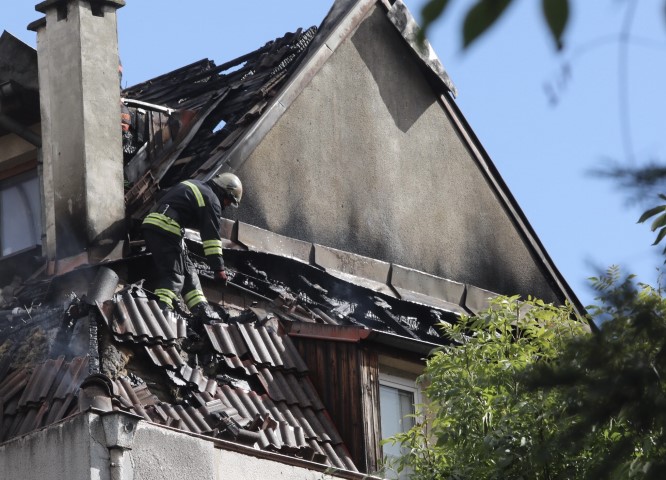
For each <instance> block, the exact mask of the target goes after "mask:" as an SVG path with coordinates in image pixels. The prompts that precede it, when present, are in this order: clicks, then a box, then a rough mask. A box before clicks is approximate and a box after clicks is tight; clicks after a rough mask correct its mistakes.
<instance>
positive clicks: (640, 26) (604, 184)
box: [0, 0, 666, 305]
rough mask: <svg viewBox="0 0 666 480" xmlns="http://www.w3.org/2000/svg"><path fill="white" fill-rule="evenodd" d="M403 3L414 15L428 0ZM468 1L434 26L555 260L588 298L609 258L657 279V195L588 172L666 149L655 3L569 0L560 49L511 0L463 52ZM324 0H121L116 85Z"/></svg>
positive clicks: (16, 7) (665, 46) (217, 56)
mask: <svg viewBox="0 0 666 480" xmlns="http://www.w3.org/2000/svg"><path fill="white" fill-rule="evenodd" d="M34 3H37V2H34ZM405 3H406V4H407V6H408V8H409V9H410V10H411V11H412V13H413V14H414V16H415V17H417V19H418V17H419V12H420V9H421V5H422V4H423V0H405ZM472 3H473V2H471V0H450V2H449V7H448V10H447V12H446V15H445V16H444V17H443V18H442V19H440V20H439V21H438V22H437V23H436V24H435V25H434V26H433V28H432V30H431V31H430V32H429V34H428V39H429V40H430V42H431V43H432V45H433V48H434V49H435V51H436V52H437V54H438V56H439V58H440V60H441V61H442V64H443V65H444V68H445V69H446V70H447V72H448V74H449V76H450V77H451V79H452V80H453V82H454V84H455V85H456V87H457V89H458V98H457V100H456V102H457V104H458V106H459V108H460V109H461V111H462V113H463V115H464V116H465V118H466V119H467V121H468V122H469V124H470V125H471V127H472V129H473V130H474V132H475V133H476V135H477V137H478V138H479V139H480V141H481V143H482V145H483V146H484V148H485V150H486V151H487V152H488V154H489V155H490V158H491V159H492V160H493V162H494V163H495V165H496V166H497V168H498V170H499V172H500V174H501V176H502V178H503V179H504V181H505V182H506V183H507V185H508V186H509V189H510V190H511V192H512V194H513V195H514V197H515V198H516V200H517V201H518V203H519V205H520V207H521V208H522V210H523V211H524V213H525V215H526V216H527V218H528V220H529V222H530V224H531V225H532V227H533V228H534V230H535V231H536V233H537V235H538V237H539V239H540V240H541V242H542V243H543V245H544V246H545V248H546V250H547V252H548V253H549V255H550V256H551V258H552V259H553V261H554V263H555V265H556V266H557V268H558V269H559V270H560V272H561V273H562V274H563V275H564V278H565V279H566V280H567V282H568V283H569V284H570V285H571V287H572V288H573V289H574V291H575V292H576V294H577V295H578V297H579V298H580V300H581V301H582V302H583V304H585V305H589V304H592V303H594V297H595V294H594V292H593V291H592V289H591V288H590V283H589V281H588V280H587V279H588V278H589V277H591V276H594V275H596V274H597V273H598V272H599V269H602V270H605V269H606V268H607V267H609V266H611V265H620V266H621V267H622V269H623V271H624V272H627V273H634V274H636V275H637V278H638V279H639V280H640V281H642V282H645V283H649V284H653V285H655V284H656V282H657V281H658V271H657V268H658V267H660V266H661V265H662V262H663V260H662V257H660V255H659V253H660V251H661V249H660V248H658V247H654V246H651V243H652V242H653V240H654V238H655V235H654V234H653V233H652V232H650V229H649V226H648V225H645V224H637V223H636V221H637V219H638V218H639V216H640V214H641V213H642V212H643V211H644V210H645V209H646V208H647V207H649V206H653V205H656V204H658V200H657V199H655V200H654V201H653V202H652V203H651V204H647V205H638V204H631V203H629V202H628V196H627V194H626V192H623V191H621V190H619V189H618V187H617V186H616V185H615V184H613V183H612V182H611V181H610V180H607V179H600V178H598V177H597V176H594V175H592V174H591V172H592V171H593V170H595V169H599V168H602V167H604V166H607V165H608V164H609V163H610V162H615V163H620V164H627V162H631V163H629V164H632V165H641V164H643V163H644V162H646V161H648V160H650V159H663V160H665V161H666V135H664V133H663V130H664V118H663V115H664V114H663V112H664V111H666V109H665V108H664V106H665V105H666V88H664V87H663V86H664V85H666V62H665V61H664V57H665V56H666V18H665V17H664V13H663V8H662V3H663V2H658V1H656V0H655V1H641V2H638V1H636V0H631V1H629V0H627V1H622V2H620V1H615V0H570V3H571V4H572V5H571V7H572V11H571V19H570V22H569V25H568V27H567V30H566V31H565V34H564V43H565V49H564V51H563V52H561V53H558V52H557V51H556V49H555V47H554V44H553V41H552V39H551V38H550V37H549V35H548V33H547V30H546V27H545V23H544V21H543V19H542V17H541V13H540V11H539V6H540V4H541V2H536V1H534V0H513V2H512V4H511V5H510V7H509V9H508V11H507V12H506V14H505V15H504V17H503V18H502V19H501V20H500V21H499V22H498V24H497V25H495V26H493V27H492V29H491V30H490V31H489V32H488V33H487V34H486V35H485V36H484V37H482V38H481V39H480V40H479V41H478V42H477V43H475V44H473V45H472V46H471V47H470V48H469V49H467V50H464V51H463V50H462V47H461V34H460V29H461V27H460V25H461V22H462V18H463V14H464V12H465V11H466V9H467V8H469V6H470V5H471V4H472ZM331 4H332V0H283V1H279V0H243V1H225V0H191V1H189V2H182V1H180V0H161V1H156V0H140V1H139V0H126V6H125V7H123V8H122V9H120V10H119V11H118V33H119V51H120V56H121V59H122V62H123V69H124V77H123V84H124V85H123V86H131V85H134V84H136V83H139V82H142V81H144V80H148V79H150V78H152V77H155V76H158V75H160V74H163V73H166V72H168V71H171V70H173V69H176V68H179V67H182V66H184V65H187V64H190V63H192V62H195V61H197V60H200V59H202V58H210V59H211V60H214V61H215V62H216V63H217V64H221V63H223V62H224V61H227V60H230V59H233V58H236V57H239V56H241V55H243V54H245V53H248V52H251V51H253V50H255V49H257V48H259V47H260V46H262V45H263V44H265V43H266V42H267V41H269V40H272V39H274V38H277V37H280V36H282V35H284V34H285V33H286V32H289V31H295V30H296V29H297V28H300V27H303V28H307V27H309V26H311V25H319V24H320V23H321V21H322V19H323V18H324V17H325V15H326V13H327V12H328V10H329V8H330V6H331ZM632 4H636V6H637V7H636V9H635V10H634V11H633V13H631V11H630V10H628V8H629V7H630V6H631V5H632ZM628 12H629V13H628ZM38 18H40V14H39V13H38V12H36V11H35V10H34V4H33V3H31V2H29V1H28V2H25V1H20V2H9V1H4V2H2V3H1V4H0V30H2V29H5V30H8V31H9V32H11V33H12V34H14V35H15V36H17V37H18V38H20V39H21V40H23V41H24V42H25V43H27V44H28V45H31V46H33V47H34V46H35V45H36V38H35V34H34V33H33V32H30V31H28V30H26V26H27V24H28V23H30V22H31V21H33V20H36V19H38ZM628 19H630V21H628ZM627 24H628V25H629V29H628V32H629V35H628V36H626V37H625V38H628V39H629V41H627V42H624V43H623V42H621V41H620V39H621V38H622V37H621V32H622V31H623V25H627ZM665 193H666V192H665Z"/></svg>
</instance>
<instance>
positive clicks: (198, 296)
mask: <svg viewBox="0 0 666 480" xmlns="http://www.w3.org/2000/svg"><path fill="white" fill-rule="evenodd" d="M183 299H184V300H185V303H186V304H187V308H190V309H191V308H192V307H194V306H195V305H197V304H199V303H201V302H204V301H206V297H205V296H204V294H203V292H202V291H201V290H192V291H190V292H187V293H186V294H185V296H184V297H183Z"/></svg>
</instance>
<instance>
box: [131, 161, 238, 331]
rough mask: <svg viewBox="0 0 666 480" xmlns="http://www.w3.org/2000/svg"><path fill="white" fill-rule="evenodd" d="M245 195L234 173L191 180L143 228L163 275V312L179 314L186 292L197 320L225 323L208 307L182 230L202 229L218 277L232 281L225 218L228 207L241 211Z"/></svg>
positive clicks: (158, 292) (208, 257) (176, 189)
mask: <svg viewBox="0 0 666 480" xmlns="http://www.w3.org/2000/svg"><path fill="white" fill-rule="evenodd" d="M242 195H243V185H242V184H241V181H240V179H239V178H238V177H237V176H236V175H234V174H233V173H222V174H220V175H217V176H215V177H214V178H212V179H211V180H209V181H207V182H200V181H198V180H187V181H184V182H181V183H179V184H177V185H176V186H174V187H172V188H171V189H170V190H169V191H168V192H167V193H166V194H165V195H164V196H163V197H162V198H161V199H160V201H159V203H158V204H157V205H156V206H155V207H154V208H153V210H152V212H151V213H149V214H148V215H146V217H145V218H144V220H143V224H142V225H141V227H142V230H143V236H144V239H145V241H146V247H147V248H148V251H149V252H150V253H151V254H152V257H153V263H154V264H155V268H156V273H157V274H158V276H159V280H158V281H157V285H156V288H155V294H156V295H157V297H158V300H159V303H160V306H161V307H162V309H164V310H173V308H174V302H176V301H178V296H179V294H180V295H182V298H183V300H184V301H185V305H187V308H188V309H189V310H190V312H191V313H192V314H193V315H194V316H195V317H196V318H198V319H201V320H203V321H210V320H218V319H219V316H218V315H217V313H215V312H214V310H213V309H212V308H211V307H210V305H209V304H208V301H207V300H206V297H205V296H204V293H203V291H202V289H201V283H200V282H199V277H198V276H197V274H196V271H195V270H194V265H193V264H192V262H191V261H190V259H189V257H188V256H187V253H186V251H185V250H184V241H183V231H182V229H183V228H191V229H194V230H198V231H199V233H200V234H201V241H202V242H203V249H204V254H205V256H206V261H207V263H208V265H209V266H210V268H211V269H212V270H213V272H214V277H215V279H216V280H219V281H222V282H224V283H226V281H227V274H226V273H225V271H224V260H223V259H222V239H221V237H220V217H221V216H222V210H223V209H224V208H225V207H228V206H230V205H231V206H233V207H237V206H238V204H239V202H240V200H241V197H242Z"/></svg>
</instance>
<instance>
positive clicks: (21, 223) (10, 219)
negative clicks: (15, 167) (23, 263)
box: [0, 170, 42, 257]
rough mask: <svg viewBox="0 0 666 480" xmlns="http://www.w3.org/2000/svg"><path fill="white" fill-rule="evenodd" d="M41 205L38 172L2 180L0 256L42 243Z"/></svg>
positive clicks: (0, 178) (33, 171) (0, 184)
mask: <svg viewBox="0 0 666 480" xmlns="http://www.w3.org/2000/svg"><path fill="white" fill-rule="evenodd" d="M41 236H42V226H41V202H40V197H39V180H38V178H37V171H36V170H32V171H29V172H25V173H22V174H20V175H16V176H12V177H9V178H5V179H2V177H1V176H0V256H1V257H6V256H8V255H11V254H14V253H16V252H20V251H22V250H25V249H27V248H31V247H34V246H35V245H39V244H40V243H41Z"/></svg>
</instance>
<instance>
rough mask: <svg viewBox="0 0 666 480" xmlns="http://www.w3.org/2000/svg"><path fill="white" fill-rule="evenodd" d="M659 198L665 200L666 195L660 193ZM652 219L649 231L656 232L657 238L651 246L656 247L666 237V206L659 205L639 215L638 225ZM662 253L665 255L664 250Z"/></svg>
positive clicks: (665, 250) (665, 251)
mask: <svg viewBox="0 0 666 480" xmlns="http://www.w3.org/2000/svg"><path fill="white" fill-rule="evenodd" d="M659 198H660V199H662V200H666V195H663V194H661V193H660V194H659ZM652 217H655V219H654V220H653V221H652V225H650V229H651V230H652V231H653V232H655V231H657V230H658V233H657V238H656V239H655V241H654V243H653V244H652V245H657V244H659V243H660V242H661V241H662V240H663V239H664V237H666V205H659V206H656V207H653V208H651V209H649V210H647V211H646V212H645V213H643V215H641V218H639V219H638V223H643V222H645V221H647V220H648V219H649V218H652ZM663 253H664V255H666V248H664V251H663Z"/></svg>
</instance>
